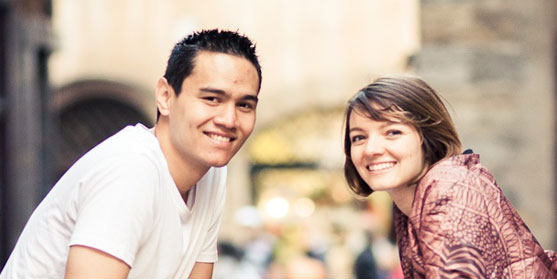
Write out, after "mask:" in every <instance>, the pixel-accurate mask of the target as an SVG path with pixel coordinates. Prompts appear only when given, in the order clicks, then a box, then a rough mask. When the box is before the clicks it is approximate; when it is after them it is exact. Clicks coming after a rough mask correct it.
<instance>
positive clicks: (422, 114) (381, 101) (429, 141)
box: [344, 76, 462, 197]
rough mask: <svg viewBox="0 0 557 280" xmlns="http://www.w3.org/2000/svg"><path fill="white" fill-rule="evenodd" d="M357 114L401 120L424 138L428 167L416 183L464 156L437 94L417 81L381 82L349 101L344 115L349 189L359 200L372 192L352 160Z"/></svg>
mask: <svg viewBox="0 0 557 280" xmlns="http://www.w3.org/2000/svg"><path fill="white" fill-rule="evenodd" d="M354 110H357V111H358V113H359V114H362V115H364V116H367V117H369V118H371V119H373V120H375V121H388V120H389V121H392V120H398V121H401V122H403V123H406V124H410V125H412V126H413V127H414V128H416V130H417V131H418V133H419V134H420V136H421V138H422V149H423V152H424V159H425V166H426V167H425V168H424V170H423V171H422V173H421V174H420V175H419V176H418V178H416V182H417V181H419V179H421V178H422V177H423V175H424V174H425V173H426V172H427V170H428V169H429V167H431V166H432V165H434V164H435V163H437V162H438V161H440V160H442V159H444V158H448V157H451V156H455V155H458V154H460V153H461V149H462V145H461V143H460V140H459V138H458V134H457V132H456V129H455V127H454V124H453V121H452V120H451V116H450V115H449V112H448V111H447V108H446V107H445V105H444V104H443V101H442V100H441V98H440V97H439V95H438V94H437V93H436V92H435V90H433V89H432V88H431V87H430V86H429V85H428V84H426V83H425V82H424V81H423V80H421V79H419V78H415V77H409V76H388V77H382V78H379V79H377V80H375V81H374V82H373V83H371V84H369V85H368V86H367V87H365V88H363V89H361V90H360V91H359V92H358V93H356V95H355V96H354V97H352V99H350V101H348V107H347V108H346V113H345V131H344V154H345V156H346V161H345V163H344V176H345V177H346V181H347V182H348V186H349V187H350V189H351V190H352V191H353V192H354V193H355V194H357V195H359V196H362V197H367V196H369V195H370V194H371V193H372V192H373V190H372V189H371V188H370V186H368V185H367V183H366V182H365V181H364V180H363V179H362V177H361V176H360V175H359V174H358V171H357V170H356V167H355V166H354V163H353V162H352V159H351V154H350V149H351V141H350V134H349V132H350V114H352V112H353V111H354Z"/></svg>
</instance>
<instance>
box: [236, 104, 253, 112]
mask: <svg viewBox="0 0 557 280" xmlns="http://www.w3.org/2000/svg"><path fill="white" fill-rule="evenodd" d="M238 107H240V108H242V109H246V110H251V109H253V107H254V106H253V105H252V104H250V103H247V102H246V103H240V104H238Z"/></svg>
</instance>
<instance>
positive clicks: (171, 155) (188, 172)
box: [155, 120, 209, 197]
mask: <svg viewBox="0 0 557 280" xmlns="http://www.w3.org/2000/svg"><path fill="white" fill-rule="evenodd" d="M155 137H157V140H158V142H159V145H160V147H161V150H162V153H163V155H164V157H165V159H166V162H167V164H168V170H169V172H170V175H171V176H172V179H173V180H174V183H175V184H176V186H177V187H178V191H180V194H181V195H182V197H187V192H188V191H189V190H190V189H191V188H192V187H193V186H195V185H196V184H197V182H199V180H201V178H202V177H203V176H204V175H205V173H207V171H208V170H209V168H208V167H204V166H200V165H198V164H196V163H195V162H192V161H188V160H187V159H185V158H184V157H183V156H182V155H181V153H180V152H179V151H178V150H177V149H176V148H175V147H174V146H173V145H172V143H171V141H170V135H169V133H168V123H166V122H164V121H162V120H159V122H157V124H156V125H155Z"/></svg>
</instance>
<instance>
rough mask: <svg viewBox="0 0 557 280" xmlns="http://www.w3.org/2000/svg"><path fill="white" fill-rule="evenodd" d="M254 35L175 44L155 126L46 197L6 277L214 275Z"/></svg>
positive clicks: (250, 97) (104, 151)
mask: <svg viewBox="0 0 557 280" xmlns="http://www.w3.org/2000/svg"><path fill="white" fill-rule="evenodd" d="M260 86H261V68H260V65H259V62H258V59H257V55H256V53H255V46H254V45H253V44H252V42H251V41H250V40H249V39H248V38H246V37H244V36H241V35H239V34H237V33H236V32H229V31H219V30H208V31H201V32H197V33H194V34H192V35H190V36H188V37H187V38H185V39H184V40H183V41H181V42H179V43H178V44H176V46H175V47H174V49H173V50H172V53H171V55H170V58H169V60H168V66H167V69H166V73H165V75H164V77H162V78H160V79H159V81H158V83H157V88H156V103H157V109H158V111H157V122H156V124H155V127H154V128H153V129H148V128H146V127H144V126H143V125H141V124H137V125H135V126H128V127H126V128H124V129H123V130H122V131H120V132H118V133H117V134H115V135H114V136H112V137H110V138H108V139H107V140H105V141H104V142H102V143H101V144H99V145H98V146H97V147H95V148H93V149H92V150H91V151H89V152H88V153H87V154H85V155H84V156H83V157H82V158H80V159H79V160H78V161H77V162H76V163H75V164H74V165H73V166H72V167H71V168H70V169H69V170H68V171H67V172H66V173H65V174H64V176H62V178H61V179H60V180H59V181H58V182H57V184H56V185H55V186H54V187H53V188H52V190H51V191H50V193H49V194H48V195H47V196H46V197H45V199H44V200H43V201H42V202H41V204H40V205H39V206H38V207H37V209H36V210H35V212H34V213H33V214H32V216H31V218H30V220H29V221H28V223H27V225H26V226H25V229H24V230H23V233H22V234H21V236H20V238H19V240H18V242H17V244H16V247H15V249H14V251H13V252H12V254H11V256H10V258H9V260H8V262H7V264H6V266H5V267H4V269H3V271H2V273H1V274H0V276H1V277H2V278H62V277H72V278H73V277H80V278H82V277H84V278H101V277H102V278H105V277H106V278H126V277H130V278H170V277H190V278H210V277H211V276H212V270H213V263H214V262H215V261H216V260H217V249H216V248H217V246H216V240H217V234H218V229H219V225H220V219H221V212H222V209H223V205H224V199H225V180H226V167H224V166H225V165H226V164H227V163H228V162H229V160H230V159H231V158H232V156H233V155H234V154H236V152H237V151H238V150H239V149H240V147H241V146H242V144H243V143H244V141H245V140H246V139H247V138H248V136H249V135H250V134H251V132H252V130H253V127H254V124H255V109H256V106H257V96H258V93H259V89H260Z"/></svg>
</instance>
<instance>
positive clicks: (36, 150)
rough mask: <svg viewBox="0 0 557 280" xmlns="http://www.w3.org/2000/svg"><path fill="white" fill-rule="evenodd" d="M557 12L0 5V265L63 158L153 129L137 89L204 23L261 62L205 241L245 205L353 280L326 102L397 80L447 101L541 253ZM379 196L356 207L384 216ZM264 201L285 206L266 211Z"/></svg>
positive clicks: (515, 7)
mask: <svg viewBox="0 0 557 280" xmlns="http://www.w3.org/2000/svg"><path fill="white" fill-rule="evenodd" d="M556 5H557V1H555V0H533V1H521V0H484V1H477V0H450V1H446V0H445V1H442V0H421V1H418V0H396V1H393V0H375V1H367V0H353V1H341V0H325V1H323V0H310V1H295V0H284V1H278V0H277V1H256V0H243V1H226V0H210V1H203V2H199V1H179V0H160V1H155V0H141V1H136V0H118V1H110V0H80V1H74V0H54V1H46V0H44V1H40V0H37V1H32V0H26V1H16V0H13V1H10V0H0V50H2V52H1V56H0V130H1V132H0V145H1V147H0V148H1V150H0V161H1V162H2V163H1V164H0V211H1V216H0V226H1V228H0V254H1V255H0V256H1V258H2V259H1V260H0V263H2V264H3V263H4V261H5V259H6V258H7V256H8V254H9V252H10V251H11V248H12V247H13V245H14V242H15V240H16V239H17V237H18V235H19V232H20V231H21V229H22V227H23V225H24V224H25V221H26V219H27V217H28V216H29V215H30V214H31V212H32V210H33V209H34V207H35V205H36V204H37V203H38V202H39V201H40V199H41V198H42V196H43V195H44V194H45V193H46V192H47V191H48V189H49V188H50V187H51V186H52V183H53V182H54V181H55V180H56V179H57V178H58V177H59V176H60V175H61V174H62V173H63V172H64V171H65V170H66V169H67V167H68V166H70V165H71V164H72V163H73V162H74V161H75V160H76V159H77V158H78V157H79V156H81V155H82V154H83V153H84V152H85V151H87V150H88V149H89V148H91V147H92V146H94V145H95V144H96V143H98V142H100V141H101V140H102V139H104V138H106V137H107V136H109V135H111V134H113V133H114V132H116V131H118V130H119V129H121V128H122V127H123V126H125V125H126V124H133V123H136V122H143V123H146V124H147V125H152V124H153V121H154V117H155V103H154V86H155V84H156V80H157V79H158V77H159V76H161V75H162V74H163V71H164V68H165V66H166V59H167V57H168V55H169V53H170V49H171V47H172V45H173V44H174V43H175V42H176V41H177V40H179V39H181V38H182V37H183V36H184V35H185V34H187V33H189V32H191V31H192V30H197V29H207V28H217V27H218V28H224V29H232V30H237V29H238V30H240V32H242V33H245V34H247V35H248V36H249V37H250V38H252V39H253V40H254V41H255V42H256V43H257V47H258V51H259V55H260V59H261V64H262V67H263V84H262V89H261V98H260V100H261V101H260V104H259V106H258V120H257V125H256V129H255V131H254V133H253V135H252V137H251V138H250V139H249V140H248V142H247V143H246V146H245V147H244V148H243V149H242V150H241V151H240V152H239V154H238V155H237V156H236V157H235V158H234V159H233V161H232V162H231V163H230V166H229V168H230V170H229V174H230V175H229V186H228V200H227V205H226V207H227V209H226V211H225V216H224V219H223V225H222V228H221V239H223V240H230V241H233V242H242V241H243V240H242V238H244V237H245V236H242V234H239V233H240V232H242V230H243V228H242V227H243V226H244V225H245V224H247V222H245V223H244V225H242V223H241V222H240V223H238V221H237V217H236V216H235V213H236V210H237V209H239V208H241V207H242V206H245V205H254V206H255V207H257V208H258V209H260V210H261V216H262V218H263V219H267V222H268V223H270V224H271V225H273V226H274V225H275V224H280V225H287V226H288V227H289V228H296V230H294V231H297V232H300V231H302V229H303V230H305V231H307V232H306V233H304V234H305V235H308V236H312V237H313V238H307V236H306V237H304V238H299V237H300V236H302V237H303V236H305V235H304V234H300V235H294V234H292V235H290V237H288V238H290V239H288V238H287V240H286V241H288V242H289V241H292V240H294V239H296V240H305V239H309V241H312V242H316V241H319V240H320V239H327V238H328V240H329V241H326V242H325V243H326V244H332V243H334V242H336V243H335V244H340V245H342V246H337V247H336V249H335V250H331V251H335V254H336V255H335V256H337V259H336V261H335V262H334V263H335V264H334V265H333V264H331V263H333V262H329V263H328V262H327V260H326V258H325V263H327V265H328V271H329V275H328V277H330V278H336V277H341V278H352V277H353V275H351V274H350V271H347V269H348V268H347V267H349V266H350V262H351V257H350V254H353V253H354V252H356V251H358V250H359V249H360V247H361V246H363V245H364V244H363V242H360V241H361V240H362V238H359V239H358V236H359V235H358V234H357V233H358V231H361V230H364V228H365V227H366V225H365V223H362V222H361V220H359V219H360V218H361V217H360V216H359V213H361V212H365V211H362V208H363V207H362V203H361V202H355V201H354V199H353V198H352V197H351V196H350V194H349V193H348V191H347V190H346V185H345V183H344V182H343V178H342V165H343V154H342V143H341V138H342V137H341V136H342V121H343V120H342V114H343V108H344V105H345V103H346V101H347V100H348V98H349V97H350V96H352V94H354V93H355V92H356V91H357V90H358V89H359V88H361V87H363V86H364V85H366V84H368V83H369V82H371V81H372V80H373V79H374V78H376V77H378V76H380V75H383V74H390V73H408V74H415V75H419V76H421V77H423V78H424V79H425V80H426V81H428V82H430V83H431V84H432V85H433V87H434V88H436V89H437V90H438V91H439V92H440V93H441V94H442V95H443V96H444V97H445V98H446V100H447V102H448V104H449V110H450V111H451V113H452V116H453V118H454V120H455V123H456V125H457V129H458V130H459V132H460V134H461V137H462V140H463V143H464V146H465V147H466V148H472V149H474V150H475V151H476V152H478V153H480V155H481V158H482V162H483V163H484V164H485V165H486V166H487V167H488V168H489V169H490V170H492V171H493V172H494V174H495V176H496V178H497V179H498V182H499V185H500V186H501V188H502V189H503V191H504V192H505V194H506V195H507V196H508V197H509V198H510V199H511V201H512V203H513V204H514V205H515V206H516V207H517V209H518V211H519V212H520V214H521V215H522V217H523V218H524V219H525V221H526V223H527V224H528V225H529V226H530V228H531V229H532V231H533V232H534V234H535V235H536V236H537V237H538V239H539V240H540V242H541V243H542V244H543V245H544V246H545V247H546V248H547V249H557V240H555V238H554V235H555V234H556V233H557V232H556V230H555V228H556V226H557V213H556V206H555V202H556V200H557V192H556V182H555V179H556V178H555V168H556V162H555V159H556V157H555V131H556V129H555V114H556V112H555V109H554V106H555V105H554V104H555V96H556V94H557V91H556V88H555V80H556V68H557V64H556V61H555V56H556V50H557V44H556V36H555V35H556V31H557V28H556V27H557V22H556V21H555V20H554V18H555V16H556V15H555V13H556V8H557V7H556ZM376 195H377V194H374V195H373V196H376ZM279 198H280V199H282V200H277V199H279ZM382 199H383V198H382V197H379V195H377V197H372V198H371V199H370V201H374V202H373V203H376V204H381V205H383V204H384V205H383V206H385V207H383V208H388V207H389V205H388V204H386V203H385V202H375V201H382ZM271 202H272V203H275V204H272V205H275V206H276V205H279V204H277V203H278V202H280V203H282V204H281V205H287V206H288V207H286V208H284V210H285V211H286V212H284V213H278V212H266V211H267V210H268V207H267V206H268V205H271V204H269V203H271ZM284 203H286V204H284ZM355 205H356V207H355ZM266 207H267V208H266ZM376 208H381V207H376ZM275 210H276V207H275ZM288 211H290V212H288ZM376 211H378V210H376ZM386 213H387V214H385V215H388V212H386ZM279 214H280V215H282V216H280V215H279ZM356 229H357V230H358V231H356ZM286 235H288V234H286ZM348 237H350V238H348ZM352 237H356V238H355V239H354V238H352ZM360 237H361V236H360ZM331 240H333V241H331ZM350 240H355V241H353V242H351V241H350ZM309 241H308V242H309ZM327 242H328V243H327ZM310 243H311V242H310ZM360 243H361V244H360ZM300 246H302V245H299V246H298V247H300ZM304 246H306V245H304ZM293 247H296V246H293ZM330 247H334V246H330ZM293 251H294V249H292V250H290V251H289V250H284V253H282V254H283V256H285V258H290V257H291V255H289V254H293V253H292V252H293ZM339 256H340V257H339ZM346 256H347V257H346ZM279 276H280V275H279Z"/></svg>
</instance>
